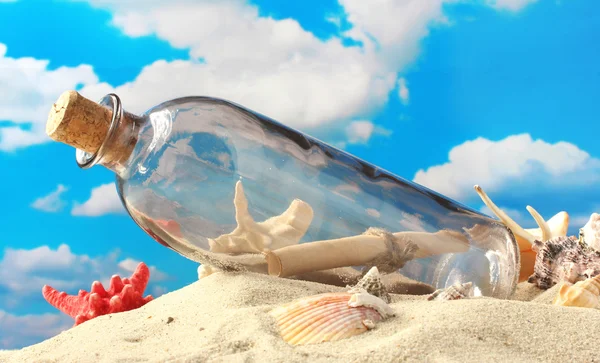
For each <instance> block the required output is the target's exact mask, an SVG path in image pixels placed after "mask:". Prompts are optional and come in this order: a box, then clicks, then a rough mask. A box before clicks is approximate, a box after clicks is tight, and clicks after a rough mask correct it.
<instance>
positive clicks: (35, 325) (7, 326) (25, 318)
mask: <svg viewBox="0 0 600 363" xmlns="http://www.w3.org/2000/svg"><path fill="white" fill-rule="evenodd" d="M0 326H1V327H2V329H0V349H20V348H23V347H25V346H29V345H31V344H35V343H38V342H40V341H42V340H45V339H48V338H50V337H53V336H55V335H57V334H59V333H60V332H62V331H65V330H67V329H69V328H71V327H72V326H73V319H72V318H71V317H70V316H67V315H66V314H62V313H60V314H38V315H35V314H29V315H13V314H10V313H8V312H6V311H4V310H2V309H0Z"/></svg>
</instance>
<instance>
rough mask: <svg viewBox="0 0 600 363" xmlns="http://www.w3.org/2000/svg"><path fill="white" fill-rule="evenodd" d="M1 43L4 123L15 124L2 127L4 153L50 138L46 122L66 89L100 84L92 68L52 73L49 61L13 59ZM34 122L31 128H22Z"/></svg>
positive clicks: (0, 89) (0, 90)
mask: <svg viewBox="0 0 600 363" xmlns="http://www.w3.org/2000/svg"><path fill="white" fill-rule="evenodd" d="M6 51H7V47H6V45H4V44H2V43H0V69H1V70H2V72H0V94H1V95H2V97H1V98H0V120H8V121H11V122H12V123H14V125H11V126H6V127H0V151H13V150H16V149H18V148H20V147H24V146H28V145H35V144H40V143H43V142H46V141H49V140H50V139H49V138H48V137H47V136H46V134H45V123H46V118H47V116H48V112H49V111H50V107H51V106H52V104H53V103H54V101H56V99H57V98H58V96H59V95H60V94H61V93H62V92H63V91H65V90H68V89H73V88H75V87H76V86H77V85H78V84H82V85H90V84H95V83H97V82H98V77H97V76H96V75H95V74H94V71H93V70H92V67H90V66H88V65H80V66H77V67H59V68H57V69H54V70H48V63H49V61H47V60H38V59H34V58H29V57H24V58H11V57H8V56H6ZM29 123H31V125H30V127H29V128H28V129H24V128H22V127H21V126H23V125H25V124H29Z"/></svg>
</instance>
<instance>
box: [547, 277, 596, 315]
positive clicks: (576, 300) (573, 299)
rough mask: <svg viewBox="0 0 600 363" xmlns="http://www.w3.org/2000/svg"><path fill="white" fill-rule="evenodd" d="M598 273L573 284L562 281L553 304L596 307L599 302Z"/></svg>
mask: <svg viewBox="0 0 600 363" xmlns="http://www.w3.org/2000/svg"><path fill="white" fill-rule="evenodd" d="M599 295H600V275H598V276H595V277H592V278H589V279H587V280H583V281H578V282H576V283H575V284H571V283H569V282H563V284H562V286H561V287H560V290H559V291H558V295H557V296H556V298H555V299H554V301H553V302H552V303H553V304H554V305H561V306H576V307H582V308H596V307H598V305H599V304H600V299H599V297H598V296H599Z"/></svg>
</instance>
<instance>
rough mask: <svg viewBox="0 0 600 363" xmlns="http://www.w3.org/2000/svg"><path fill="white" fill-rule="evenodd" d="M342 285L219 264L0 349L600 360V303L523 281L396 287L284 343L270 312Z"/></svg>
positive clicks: (321, 358) (234, 356)
mask: <svg viewBox="0 0 600 363" xmlns="http://www.w3.org/2000/svg"><path fill="white" fill-rule="evenodd" d="M342 290H344V289H342V288H338V287H333V286H328V285H322V284H317V283H312V282H305V281H294V280H288V279H282V278H276V277H271V276H266V275H260V274H253V273H251V274H228V273H217V274H214V275H211V276H209V277H207V278H205V279H202V280H201V281H198V282H196V283H194V284H192V285H189V286H187V287H185V288H182V289H180V290H178V291H174V292H172V293H169V294H166V295H163V296H161V297H160V298H157V299H156V300H154V301H152V302H150V303H148V304H147V305H145V306H144V307H142V308H140V309H137V310H134V311H129V312H125V313H119V314H113V315H108V316H101V317H99V318H96V319H93V320H90V321H88V322H86V323H83V324H81V325H79V326H77V327H75V328H72V329H69V330H68V331H65V332H63V333H61V334H59V335H58V336H55V337H53V338H51V339H48V340H46V341H44V342H42V343H39V344H36V345H33V346H30V347H27V348H24V349H22V350H18V351H4V352H1V351H0V362H15V363H16V362H18V363H22V362H286V363H291V362H400V361H402V362H405V361H408V362H413V361H415V362H416V361H418V362H423V361H426V362H461V363H464V362H565V361H569V362H592V361H599V360H600V353H599V352H598V349H597V348H596V344H597V340H598V335H597V332H598V331H600V310H596V309H584V308H567V307H559V306H554V305H550V304H549V302H551V300H552V298H553V297H554V294H555V293H556V288H554V289H551V290H549V291H547V292H543V293H542V291H540V290H538V289H536V288H534V287H532V286H530V285H529V284H527V283H522V284H521V285H520V286H519V288H518V289H517V292H516V293H515V296H514V300H497V299H491V298H476V299H469V300H457V301H446V302H438V301H426V300H425V297H424V296H420V297H419V296H407V295H393V302H392V303H391V306H392V307H393V309H394V310H395V311H396V313H397V316H396V317H394V318H391V319H389V320H386V321H383V322H380V323H378V324H377V327H376V328H375V329H374V330H371V331H368V332H366V333H364V334H361V335H358V336H355V337H352V338H348V339H345V340H341V341H338V342H330V343H321V344H317V345H309V346H299V347H292V346H290V345H288V344H287V343H285V342H284V341H283V340H282V339H281V338H280V337H279V335H278V332H277V329H276V327H275V325H274V322H273V320H272V318H271V317H270V316H269V315H268V314H267V313H268V311H269V310H270V309H271V308H272V307H274V306H276V305H278V304H282V303H285V302H288V301H291V300H292V299H295V298H299V297H302V296H308V295H313V294H318V293H323V292H332V291H342ZM519 300H521V301H519ZM523 300H532V301H523ZM170 318H172V321H170V320H171V319H170ZM169 321H170V322H169Z"/></svg>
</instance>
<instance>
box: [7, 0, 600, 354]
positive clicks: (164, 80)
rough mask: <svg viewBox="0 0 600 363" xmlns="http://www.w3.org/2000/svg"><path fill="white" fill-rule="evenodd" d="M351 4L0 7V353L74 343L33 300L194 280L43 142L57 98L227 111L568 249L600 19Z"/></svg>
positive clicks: (75, 2) (556, 8) (597, 158)
mask: <svg viewBox="0 0 600 363" xmlns="http://www.w3.org/2000/svg"><path fill="white" fill-rule="evenodd" d="M142 3H143V4H144V5H143V6H142V5H141V4H142ZM362 3H363V2H362V1H359V0H340V1H339V2H337V1H331V0H327V1H320V0H310V1H304V2H302V4H301V5H300V3H298V4H296V3H295V2H281V1H275V0H269V1H260V0H256V1H252V2H244V1H242V0H227V1H223V2H219V3H217V4H215V2H211V1H202V0H198V1H186V0H174V1H172V2H170V4H171V6H168V5H166V4H167V2H160V1H145V2H142V1H138V0H131V1H117V0H72V1H67V0H64V1H33V0H17V1H8V2H7V1H2V0H0V94H2V95H3V97H2V99H0V167H1V169H0V170H2V173H3V174H2V175H3V176H4V177H3V178H2V179H1V181H0V184H1V185H2V189H3V190H4V191H5V192H4V199H3V200H4V211H5V212H4V213H3V218H2V222H1V226H2V227H3V228H2V232H3V233H2V236H1V237H0V349H9V348H20V347H23V346H26V345H29V344H34V343H37V342H39V341H42V340H44V339H46V338H48V337H50V336H53V335H55V334H57V333H58V332H60V331H61V330H62V329H66V328H68V327H70V326H71V325H72V319H70V318H69V317H66V316H64V315H63V314H61V313H59V312H58V311H57V310H56V309H54V308H53V307H51V306H50V305H48V304H47V303H46V302H45V301H44V300H43V298H42V295H41V286H42V285H43V284H44V283H49V284H50V285H52V286H54V287H56V288H59V289H61V290H65V291H67V292H69V293H76V292H77V290H78V289H81V288H83V289H87V290H89V287H90V285H91V283H92V281H94V280H100V281H107V280H108V278H109V277H110V275H112V274H113V273H119V274H121V275H122V276H123V275H125V276H126V275H129V274H130V271H131V269H132V266H135V263H136V262H137V261H144V262H146V263H147V264H148V265H149V266H152V267H153V270H152V275H151V284H150V285H149V288H148V290H147V291H148V293H152V294H154V295H155V296H159V295H160V294H162V293H164V292H167V291H173V290H175V289H177V288H180V287H182V286H184V285H187V284H189V283H191V282H193V281H195V280H196V279H197V275H196V267H197V264H196V263H194V262H191V261H188V260H186V259H184V258H182V257H180V256H179V255H177V254H176V253H174V252H171V251H168V250H166V249H165V248H164V247H162V246H161V245H160V244H158V243H156V242H153V241H152V240H151V239H150V237H148V236H147V235H146V234H145V233H144V232H143V231H141V230H140V229H139V228H138V227H137V226H136V225H135V223H134V222H133V221H132V220H131V219H130V218H129V217H128V216H127V215H126V214H125V213H124V211H123V208H122V207H121V205H120V202H119V201H118V199H117V197H116V192H115V189H114V185H113V184H112V183H113V180H114V176H113V175H112V174H111V172H109V171H108V170H106V169H103V168H102V167H94V168H92V169H90V170H80V169H79V168H78V167H77V166H76V164H75V160H74V159H75V157H74V156H75V155H74V150H73V149H72V148H71V147H69V146H66V145H62V144H58V143H55V142H51V141H50V140H49V139H48V138H47V137H46V136H45V134H44V132H43V127H44V125H45V120H46V116H47V113H48V110H49V109H50V107H51V105H52V103H53V102H54V101H55V99H56V98H57V97H58V96H59V95H60V93H62V92H63V91H65V90H68V89H73V88H76V89H78V90H80V91H81V92H82V93H83V94H84V96H86V97H89V98H92V99H99V98H100V97H102V96H103V95H104V94H106V93H108V92H116V93H117V94H119V95H120V96H121V97H122V99H123V103H124V106H125V107H126V108H127V109H128V110H130V111H132V112H143V111H144V110H146V109H148V108H149V107H151V106H153V105H155V104H158V103H160V102H162V101H165V100H168V99H170V98H174V97H178V96H185V95H192V94H196V95H209V96H216V97H223V98H226V99H229V100H232V101H235V102H237V103H240V104H242V105H245V106H247V107H249V108H251V109H254V110H256V111H258V112H261V113H263V114H266V115H268V116H270V117H272V118H275V119H277V120H278V121H280V122H282V123H284V124H288V125H290V126H292V127H295V128H298V129H300V130H302V131H305V132H307V133H309V134H311V135H314V136H316V137H318V138H320V139H322V140H324V141H326V142H328V143H331V144H334V145H336V146H338V147H340V148H343V149H345V150H346V151H348V152H350V153H352V154H354V155H356V156H358V157H360V158H363V159H365V160H367V161H369V162H371V163H373V164H376V165H379V166H381V167H383V168H385V169H387V170H389V171H391V172H393V173H395V174H397V175H399V176H401V177H403V178H406V179H409V180H414V181H416V182H418V183H420V184H423V185H426V186H428V187H430V188H432V189H434V190H436V191H438V192H440V193H442V194H445V195H448V196H450V197H452V198H455V199H456V200H458V201H460V202H463V203H465V204H467V205H469V206H471V207H473V208H476V209H480V210H482V211H484V212H485V209H482V203H481V202H480V200H479V198H478V197H477V195H476V194H475V192H474V191H473V189H472V187H473V185H474V184H480V185H481V186H482V187H483V188H484V189H485V190H486V191H487V192H488V193H489V194H490V196H491V197H492V199H493V200H494V201H495V202H496V203H497V204H498V205H500V206H501V207H503V208H505V209H506V210H507V211H508V212H509V214H511V215H513V216H514V218H515V219H516V220H517V221H519V222H520V223H522V224H523V226H525V227H531V226H533V225H534V223H533V220H532V219H531V217H528V213H527V211H526V210H525V206H526V205H527V204H530V205H532V206H534V207H535V208H536V209H537V210H538V211H539V212H540V213H541V214H542V215H543V216H545V217H546V218H549V217H551V216H552V215H554V214H555V213H557V212H559V211H561V210H565V211H567V212H568V213H569V214H570V216H571V228H570V232H571V233H576V232H577V230H578V228H579V227H581V226H582V225H583V224H584V223H585V222H586V220H587V218H588V217H589V215H590V214H591V213H592V212H600V190H599V189H598V188H597V187H596V185H598V181H599V180H600V144H599V143H598V142H597V141H596V139H597V135H598V134H599V133H600V126H598V122H597V121H598V115H599V114H600V102H599V101H598V97H599V96H600V61H599V59H600V42H598V41H597V39H598V38H599V37H600V2H597V1H594V0H568V1H567V0H563V1H557V0H537V1H535V0H495V1H493V0H490V1H484V0H481V1H457V0H454V1H441V0H431V1H417V0H413V1H393V0H378V1H377V2H375V3H372V4H371V5H370V6H363V5H362ZM190 29H191V30H190Z"/></svg>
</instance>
